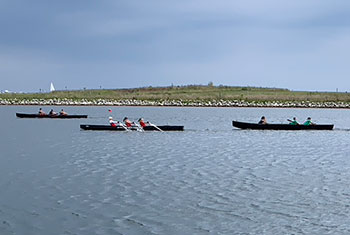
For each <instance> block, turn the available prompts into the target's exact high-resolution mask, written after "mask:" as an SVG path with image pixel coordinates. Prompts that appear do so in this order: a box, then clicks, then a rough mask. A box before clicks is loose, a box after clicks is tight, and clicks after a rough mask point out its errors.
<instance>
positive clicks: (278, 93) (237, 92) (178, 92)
mask: <svg viewBox="0 0 350 235" xmlns="http://www.w3.org/2000/svg"><path fill="white" fill-rule="evenodd" d="M0 98H2V99H20V100H21V99H53V98H59V99H64V98H67V99H73V100H81V99H87V100H94V99H109V100H125V99H136V100H154V101H159V100H182V101H208V100H245V101H259V102H261V101H310V102H350V94H348V93H337V92H302V91H290V90H287V89H278V88H258V87H228V86H194V85H193V86H173V87H145V88H133V89H115V90H79V91H78V90H77V91H55V92H52V93H31V94H0Z"/></svg>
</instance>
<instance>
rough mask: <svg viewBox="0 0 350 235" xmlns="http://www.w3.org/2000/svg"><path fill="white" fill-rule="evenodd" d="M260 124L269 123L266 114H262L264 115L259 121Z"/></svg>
mask: <svg viewBox="0 0 350 235" xmlns="http://www.w3.org/2000/svg"><path fill="white" fill-rule="evenodd" d="M258 124H260V125H264V124H267V122H266V118H265V116H262V117H261V119H260V121H259V122H258Z"/></svg>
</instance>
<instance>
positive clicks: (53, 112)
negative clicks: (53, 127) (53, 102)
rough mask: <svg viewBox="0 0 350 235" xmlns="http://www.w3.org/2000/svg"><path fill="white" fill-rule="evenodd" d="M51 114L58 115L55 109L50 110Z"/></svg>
mask: <svg viewBox="0 0 350 235" xmlns="http://www.w3.org/2000/svg"><path fill="white" fill-rule="evenodd" d="M49 115H51V116H55V115H57V113H56V112H55V111H53V109H51V110H50V112H49Z"/></svg>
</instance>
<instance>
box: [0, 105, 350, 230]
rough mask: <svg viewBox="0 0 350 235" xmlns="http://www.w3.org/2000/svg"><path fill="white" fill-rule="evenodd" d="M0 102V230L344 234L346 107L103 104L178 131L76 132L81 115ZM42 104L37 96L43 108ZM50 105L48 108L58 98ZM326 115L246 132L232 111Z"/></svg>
mask: <svg viewBox="0 0 350 235" xmlns="http://www.w3.org/2000/svg"><path fill="white" fill-rule="evenodd" d="M38 108H39V107H36V106H0V116H1V122H0V131H1V137H0V147H1V154H0V189H1V190H0V234H2V235H3V234H4V235H7V234H35V235H36V234H69V235H70V234H84V235H85V234H350V219H349V218H350V187H349V185H350V145H349V143H350V141H349V140H350V138H349V137H350V132H349V129H350V111H349V110H326V109H322V110H321V109H262V108H261V109H253V108H165V107H163V108H160V107H113V108H112V110H113V112H112V114H113V116H114V118H115V119H119V120H120V119H122V118H123V117H124V116H126V115H127V116H128V117H129V118H130V119H132V120H137V119H138V118H139V117H141V116H142V117H144V118H145V119H146V120H150V121H152V122H153V123H155V124H173V125H184V126H185V131H184V132H168V133H166V132H164V133H160V132H147V133H145V132H108V131H100V132H96V131H82V130H80V129H79V124H105V123H107V120H108V116H109V113H108V112H107V110H108V109H109V108H110V107H65V109H66V110H67V111H68V112H69V113H76V114H78V113H79V114H88V115H89V118H88V119H80V120H48V119H42V120H38V119H17V118H16V117H15V113H16V112H28V113H34V112H36V111H37V110H38ZM49 108H50V107H45V109H49ZM59 108H60V107H55V109H57V110H58V109H59ZM262 115H265V116H266V117H267V119H268V121H269V122H276V123H279V122H286V121H285V120H286V119H287V118H291V117H293V116H297V117H298V118H299V119H300V120H304V119H306V117H308V116H311V117H313V119H314V121H317V122H318V123H334V124H335V130H333V131H294V132H293V131H249V130H237V129H235V128H233V127H232V125H231V121H232V120H242V121H252V122H257V121H258V120H259V118H260V116H262Z"/></svg>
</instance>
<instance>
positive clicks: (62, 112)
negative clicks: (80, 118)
mask: <svg viewBox="0 0 350 235" xmlns="http://www.w3.org/2000/svg"><path fill="white" fill-rule="evenodd" d="M60 115H63V116H66V115H68V113H66V112H65V111H63V109H61V111H60Z"/></svg>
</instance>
